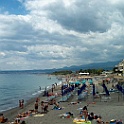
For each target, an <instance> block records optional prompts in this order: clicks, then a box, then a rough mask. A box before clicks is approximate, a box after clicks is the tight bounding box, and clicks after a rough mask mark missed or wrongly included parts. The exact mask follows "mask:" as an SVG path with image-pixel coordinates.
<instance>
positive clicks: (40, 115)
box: [34, 114, 44, 117]
mask: <svg viewBox="0 0 124 124" xmlns="http://www.w3.org/2000/svg"><path fill="white" fill-rule="evenodd" d="M43 116H44V114H36V115H34V117H43Z"/></svg>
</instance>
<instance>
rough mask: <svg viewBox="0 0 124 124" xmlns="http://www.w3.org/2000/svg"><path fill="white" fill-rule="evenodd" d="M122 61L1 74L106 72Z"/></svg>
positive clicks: (4, 72)
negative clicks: (78, 71) (98, 70)
mask: <svg viewBox="0 0 124 124" xmlns="http://www.w3.org/2000/svg"><path fill="white" fill-rule="evenodd" d="M119 62H120V61H112V62H103V63H91V64H85V65H79V66H70V67H63V68H58V69H55V68H54V69H44V70H41V69H37V70H17V71H11V70H10V71H0V74H10V73H15V74H16V73H20V74H21V73H30V74H41V73H42V74H44V73H47V74H49V73H52V72H55V71H63V70H71V71H77V70H80V69H82V70H85V69H104V70H112V69H113V68H114V67H115V65H117V64H118V63H119Z"/></svg>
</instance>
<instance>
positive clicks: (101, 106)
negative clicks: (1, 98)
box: [3, 82, 124, 124]
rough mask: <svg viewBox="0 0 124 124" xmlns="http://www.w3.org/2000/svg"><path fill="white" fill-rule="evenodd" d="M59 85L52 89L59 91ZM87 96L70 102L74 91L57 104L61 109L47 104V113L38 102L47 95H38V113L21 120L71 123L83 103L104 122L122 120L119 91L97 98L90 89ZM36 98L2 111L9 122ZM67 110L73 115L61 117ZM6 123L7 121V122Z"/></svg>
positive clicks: (34, 123)
mask: <svg viewBox="0 0 124 124" xmlns="http://www.w3.org/2000/svg"><path fill="white" fill-rule="evenodd" d="M107 87H108V88H111V87H112V82H111V83H109V84H107ZM97 88H98V89H97V90H98V91H101V92H102V89H103V88H102V86H99V85H98V87H97ZM91 89H92V87H89V90H91ZM60 92H61V91H60V86H59V87H56V89H55V90H54V93H60ZM88 92H89V94H88V97H87V99H86V100H82V101H80V103H78V104H71V102H76V101H77V98H78V96H77V93H74V94H73V95H72V96H71V97H70V98H69V99H68V101H66V102H59V106H60V107H62V109H61V110H53V109H52V108H53V107H54V105H49V107H48V110H49V112H47V113H41V107H40V102H41V101H42V100H46V99H47V97H43V94H41V95H40V96H39V99H40V102H39V108H38V111H39V113H37V114H32V115H30V116H27V117H25V118H23V120H24V121H25V122H26V124H72V123H73V120H74V118H79V113H80V108H83V107H84V106H85V105H87V104H89V105H88V112H89V113H90V112H94V113H95V114H97V115H100V116H101V117H102V120H103V121H104V122H109V121H110V120H112V119H116V120H120V119H121V120H122V121H123V122H124V117H123V115H124V111H123V110H124V109H123V108H124V100H123V96H122V94H121V93H117V92H112V93H111V94H110V97H109V98H107V99H106V97H104V96H103V95H101V97H99V98H94V99H93V96H92V94H91V93H90V91H88ZM60 98H61V96H58V97H56V100H57V101H59V100H60ZM35 101H36V98H34V99H31V100H29V101H28V102H27V104H25V105H24V108H23V109H21V108H19V107H17V108H14V109H11V110H9V111H6V112H3V113H4V116H5V117H7V118H8V119H9V122H12V121H14V119H15V118H16V116H17V115H18V114H19V113H23V112H27V111H29V110H32V109H34V104H35ZM68 112H71V113H73V115H74V117H73V118H72V117H68V118H67V117H65V118H61V117H60V115H61V114H66V113H68ZM7 123H8V122H7ZM94 123H96V121H95V120H94V121H92V124H94Z"/></svg>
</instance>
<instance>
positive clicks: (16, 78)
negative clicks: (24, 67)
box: [0, 74, 60, 112]
mask: <svg viewBox="0 0 124 124" xmlns="http://www.w3.org/2000/svg"><path fill="white" fill-rule="evenodd" d="M59 82H60V81H59V80H58V79H57V78H56V77H55V76H51V77H50V78H49V76H48V75H47V74H0V112H1V111H5V110H8V109H11V108H14V107H16V106H18V101H19V100H20V99H24V100H25V101H26V100H29V99H30V98H33V97H35V96H37V95H39V94H40V93H41V92H43V90H44V89H45V87H49V88H50V87H51V86H52V84H54V83H59ZM40 88H41V89H40Z"/></svg>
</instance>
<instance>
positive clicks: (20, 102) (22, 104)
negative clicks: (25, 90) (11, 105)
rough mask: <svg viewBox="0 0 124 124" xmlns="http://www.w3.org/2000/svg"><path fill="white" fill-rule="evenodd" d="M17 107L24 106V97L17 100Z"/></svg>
mask: <svg viewBox="0 0 124 124" xmlns="http://www.w3.org/2000/svg"><path fill="white" fill-rule="evenodd" d="M19 107H20V108H23V107H24V99H22V100H19Z"/></svg>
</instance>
